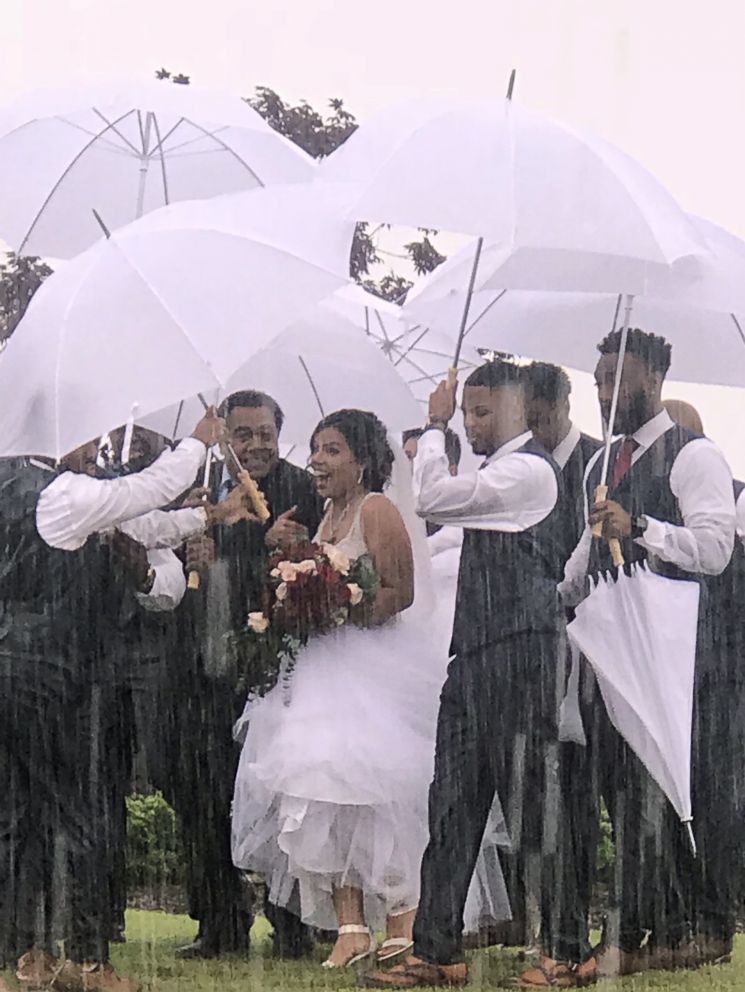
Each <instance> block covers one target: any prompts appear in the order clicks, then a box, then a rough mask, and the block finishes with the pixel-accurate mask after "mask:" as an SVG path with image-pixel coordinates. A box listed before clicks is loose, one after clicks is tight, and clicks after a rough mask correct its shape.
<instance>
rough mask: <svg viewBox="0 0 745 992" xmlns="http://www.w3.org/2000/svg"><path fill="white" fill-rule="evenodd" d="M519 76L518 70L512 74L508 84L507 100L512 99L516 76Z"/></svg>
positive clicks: (514, 70)
mask: <svg viewBox="0 0 745 992" xmlns="http://www.w3.org/2000/svg"><path fill="white" fill-rule="evenodd" d="M516 75H517V69H513V70H512V72H511V73H510V81H509V83H508V84H507V99H508V100H511V99H512V91H513V90H514V88H515V76H516Z"/></svg>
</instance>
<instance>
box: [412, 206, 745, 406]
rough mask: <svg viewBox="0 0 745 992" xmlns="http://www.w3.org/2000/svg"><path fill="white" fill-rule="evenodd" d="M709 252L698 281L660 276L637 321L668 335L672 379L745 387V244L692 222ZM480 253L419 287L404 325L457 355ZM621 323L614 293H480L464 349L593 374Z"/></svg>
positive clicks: (637, 310)
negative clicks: (440, 339)
mask: <svg viewBox="0 0 745 992" xmlns="http://www.w3.org/2000/svg"><path fill="white" fill-rule="evenodd" d="M691 221H692V222H693V223H694V225H695V227H696V229H697V231H698V232H699V236H700V237H701V238H702V240H703V241H704V242H705V244H706V247H707V250H708V253H707V255H705V256H703V257H702V258H701V259H700V260H699V262H698V266H697V267H698V272H697V275H696V277H695V278H694V279H691V280H688V279H686V280H677V279H674V278H670V277H669V275H666V274H661V275H659V276H658V277H656V278H655V279H654V280H653V281H652V282H651V283H650V286H649V290H648V293H647V294H645V295H644V296H638V297H636V298H635V300H634V309H633V322H634V323H635V324H638V326H640V327H643V328H644V329H645V330H648V331H652V332H654V333H655V334H661V335H663V336H664V337H665V338H667V339H668V340H669V341H670V342H671V344H672V346H673V351H672V365H671V369H670V377H671V378H672V379H674V380H676V381H680V382H700V383H709V384H713V385H724V386H740V387H742V386H745V334H744V333H743V332H744V330H745V242H743V241H741V240H740V239H739V238H736V237H734V236H733V235H732V234H730V233H729V232H727V231H724V230H723V229H722V228H719V227H717V226H716V225H714V224H712V223H710V222H708V221H703V220H701V219H698V218H691ZM474 250H475V248H474V246H473V245H468V246H466V247H465V248H464V249H462V250H461V252H459V253H458V255H454V256H453V257H452V258H451V259H448V260H447V261H446V262H443V264H442V265H441V266H440V267H439V268H438V269H436V270H435V271H434V272H433V273H431V274H430V275H429V276H427V277H425V279H423V280H421V281H420V283H419V284H418V285H417V286H415V287H414V289H413V290H412V291H411V293H410V294H409V298H408V300H407V302H406V304H405V306H404V307H403V316H404V318H405V319H406V320H407V321H409V322H413V321H418V322H421V323H422V324H426V325H428V326H430V327H432V328H433V329H434V330H436V331H437V332H438V333H440V334H442V335H444V336H447V337H448V338H449V339H450V342H451V347H454V345H455V340H456V336H457V326H458V321H459V318H460V314H461V313H462V311H463V305H464V301H465V296H466V291H465V289H464V287H463V285H462V272H463V270H464V269H465V270H467V269H468V268H469V266H470V265H471V264H472V261H473V255H474ZM621 317H622V314H621V313H620V312H619V299H618V296H617V294H615V293H552V292H527V291H526V292H521V291H516V290H508V291H505V290H504V288H501V289H496V288H494V289H490V290H481V291H480V292H477V293H475V294H474V296H473V299H472V301H471V308H470V315H469V323H468V327H467V329H466V333H465V341H466V343H469V344H470V345H471V346H472V347H474V348H484V349H488V350H495V351H502V352H509V353H513V354H517V355H522V356H529V357H531V358H534V359H538V360H540V361H547V362H553V363H555V364H558V365H566V366H569V367H570V368H574V369H579V370H580V371H586V372H592V371H593V370H594V368H595V365H596V364H597V352H596V350H595V347H594V346H595V344H596V343H597V342H598V341H599V340H600V339H601V338H602V337H604V336H605V335H606V334H607V333H608V331H610V330H611V329H612V328H613V327H614V326H620V321H621Z"/></svg>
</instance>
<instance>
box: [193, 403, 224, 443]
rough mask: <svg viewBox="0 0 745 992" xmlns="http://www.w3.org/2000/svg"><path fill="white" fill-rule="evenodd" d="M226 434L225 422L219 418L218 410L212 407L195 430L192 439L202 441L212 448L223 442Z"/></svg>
mask: <svg viewBox="0 0 745 992" xmlns="http://www.w3.org/2000/svg"><path fill="white" fill-rule="evenodd" d="M224 433H225V421H224V420H222V419H221V418H220V417H218V416H217V410H215V408H214V407H213V406H211V407H210V408H209V410H208V411H207V412H206V413H205V415H204V416H203V417H202V419H201V420H200V421H199V423H198V424H197V426H196V427H195V428H194V433H193V434H192V437H195V438H196V439H197V441H201V442H202V444H203V445H205V447H207V448H211V447H212V446H213V444H217V443H218V441H220V440H221V438H222V436H223V434H224Z"/></svg>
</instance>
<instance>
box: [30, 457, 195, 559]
mask: <svg viewBox="0 0 745 992" xmlns="http://www.w3.org/2000/svg"><path fill="white" fill-rule="evenodd" d="M205 452H206V449H205V446H204V445H203V444H202V442H201V441H198V440H197V439H196V438H191V437H189V438H185V439H184V440H183V441H181V443H180V444H179V445H178V447H177V448H175V449H174V450H173V451H170V450H169V451H164V452H163V454H162V455H160V457H159V458H158V459H157V460H156V461H155V462H153V464H152V465H151V466H149V468H146V469H143V470H142V471H141V472H136V473H133V474H132V475H127V476H123V477H122V478H120V479H94V478H91V477H90V476H88V475H81V474H78V473H76V472H63V473H62V475H58V476H57V478H56V479H55V480H54V481H53V482H52V483H50V485H48V486H47V488H46V489H45V490H44V491H43V492H42V494H41V496H40V497H39V502H38V504H37V507H36V527H37V530H38V532H39V534H40V535H41V537H42V538H43V539H44V540H45V541H46V542H47V544H49V545H51V546H52V547H53V548H61V549H62V550H63V551H75V550H77V549H78V548H82V547H83V545H84V544H85V542H86V541H87V540H88V538H89V537H90V536H91V534H96V533H99V532H100V531H105V530H110V529H112V528H114V527H117V526H119V525H120V524H123V523H124V522H125V521H128V520H133V519H134V518H135V517H139V516H140V515H142V514H146V513H148V512H149V511H151V510H153V509H155V508H157V507H160V506H164V505H165V504H167V503H170V502H171V501H172V500H174V499H175V498H176V497H177V496H179V495H180V494H181V493H182V492H184V490H185V489H188V488H189V486H191V485H192V484H193V483H194V481H195V479H196V476H197V473H198V472H199V468H200V466H201V464H202V462H203V461H204V458H205ZM143 543H144V542H143ZM146 546H148V545H146ZM150 546H151V547H152V546H153V545H152V544H151V545H150Z"/></svg>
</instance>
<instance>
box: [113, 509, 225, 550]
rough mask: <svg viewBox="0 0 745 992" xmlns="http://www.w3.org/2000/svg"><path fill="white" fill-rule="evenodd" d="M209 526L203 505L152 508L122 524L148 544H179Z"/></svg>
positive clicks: (125, 529)
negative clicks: (180, 507)
mask: <svg viewBox="0 0 745 992" xmlns="http://www.w3.org/2000/svg"><path fill="white" fill-rule="evenodd" d="M206 526H207V513H206V511H205V510H203V509H202V507H200V506H197V507H193V508H192V507H186V508H184V509H183V510H151V511H150V513H143V514H142V516H140V517H135V519H134V520H127V521H125V523H123V524H120V525H119V530H121V531H124V533H125V534H129V536H130V537H133V538H134V539H135V541H139V542H140V544H144V545H145V547H146V548H161V549H165V548H178V547H180V546H181V545H182V544H183V543H184V541H188V540H189V538H190V537H195V536H196V535H197V534H202V533H203V532H204V530H205V528H206Z"/></svg>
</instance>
